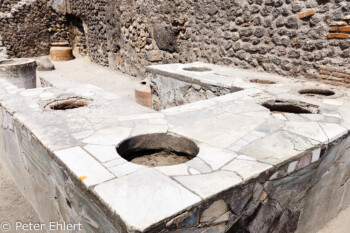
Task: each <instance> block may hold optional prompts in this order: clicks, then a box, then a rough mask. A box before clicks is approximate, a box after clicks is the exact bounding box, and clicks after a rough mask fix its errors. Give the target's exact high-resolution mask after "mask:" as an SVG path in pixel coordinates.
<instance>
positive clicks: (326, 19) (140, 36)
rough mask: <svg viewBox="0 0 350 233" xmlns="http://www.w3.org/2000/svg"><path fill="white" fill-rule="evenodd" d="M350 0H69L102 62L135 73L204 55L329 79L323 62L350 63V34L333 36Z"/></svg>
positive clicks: (207, 59)
mask: <svg viewBox="0 0 350 233" xmlns="http://www.w3.org/2000/svg"><path fill="white" fill-rule="evenodd" d="M349 4H350V3H349V2H348V1H342V0H330V1H322V2H320V1H316V0H310V1H290V0H285V1H284V0H264V1H263V0H250V1H238V0H233V1H224V0H211V1H203V0H199V1H184V0H175V1H151V0H143V1H133V0H117V1H111V0H99V1H98V0H90V1H72V0H67V6H68V8H67V12H68V13H69V14H72V15H75V16H78V17H81V18H83V19H84V21H85V23H86V29H87V32H86V34H87V37H88V41H87V43H88V44H87V47H88V54H89V56H90V57H91V59H92V60H93V61H94V62H98V63H101V64H104V65H109V66H112V67H115V68H118V69H121V70H123V71H125V72H127V73H130V74H134V75H137V74H143V73H144V66H145V65H150V64H155V63H175V62H181V63H184V62H192V61H204V62H210V63H215V64H223V65H229V66H239V67H243V68H250V69H257V70H266V71H268V72H274V73H278V74H282V75H287V76H305V77H308V78H319V79H322V77H320V75H321V74H320V72H319V71H320V66H332V67H340V68H346V64H347V63H348V62H349V59H350V58H349V57H350V54H349V52H350V49H349V46H350V42H349V39H346V38H348V37H346V38H343V39H340V38H328V37H330V36H329V31H330V30H331V29H332V27H330V25H331V23H332V22H333V21H337V22H343V23H344V22H345V23H346V22H348V21H346V20H345V21H343V20H344V17H345V16H346V15H348V14H349V12H350V5H349ZM336 34H337V33H336ZM338 34H339V33H338ZM345 35H346V33H345ZM332 37H333V36H332ZM336 37H338V36H337V35H336ZM346 74H347V75H348V74H349V73H346ZM323 78H324V77H323ZM345 78H348V76H346V77H344V75H343V77H342V78H340V80H342V79H345ZM325 79H326V80H324V81H327V79H328V78H325ZM328 81H339V77H338V79H336V78H335V79H331V80H328Z"/></svg>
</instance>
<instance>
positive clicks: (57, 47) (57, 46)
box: [50, 41, 74, 61]
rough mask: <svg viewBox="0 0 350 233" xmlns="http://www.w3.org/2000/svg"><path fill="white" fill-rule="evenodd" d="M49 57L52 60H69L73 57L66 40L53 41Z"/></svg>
mask: <svg viewBox="0 0 350 233" xmlns="http://www.w3.org/2000/svg"><path fill="white" fill-rule="evenodd" d="M51 45H52V47H51V49H50V58H51V60H53V61H69V60H72V59H73V58H74V57H73V49H72V47H70V46H69V43H68V42H67V41H65V42H54V43H52V44H51Z"/></svg>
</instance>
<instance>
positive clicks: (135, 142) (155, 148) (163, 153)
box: [116, 133, 199, 167]
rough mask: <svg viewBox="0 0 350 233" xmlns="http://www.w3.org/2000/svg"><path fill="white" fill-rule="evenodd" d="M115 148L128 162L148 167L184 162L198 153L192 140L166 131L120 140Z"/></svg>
mask: <svg viewBox="0 0 350 233" xmlns="http://www.w3.org/2000/svg"><path fill="white" fill-rule="evenodd" d="M116 149H117V152H118V154H119V155H120V156H122V157H123V158H124V159H126V160H128V161H129V162H132V163H136V164H139V165H144V166H149V167H161V166H171V165H177V164H182V163H186V162H188V161H189V160H191V159H193V158H195V157H196V156H197V154H198V153H199V148H198V146H197V145H196V143H195V142H193V141H192V140H190V139H187V138H185V137H181V136H177V135H170V134H166V133H159V134H146V135H140V136H135V137H132V138H129V139H127V140H125V141H123V142H121V143H120V144H119V145H118V146H117V147H116Z"/></svg>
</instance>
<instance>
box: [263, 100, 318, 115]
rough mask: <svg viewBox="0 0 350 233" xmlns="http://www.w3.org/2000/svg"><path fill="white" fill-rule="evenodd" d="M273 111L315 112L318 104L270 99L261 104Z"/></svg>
mask: <svg viewBox="0 0 350 233" xmlns="http://www.w3.org/2000/svg"><path fill="white" fill-rule="evenodd" d="M262 106H264V107H265V108H267V109H269V110H270V111H271V112H273V113H295V114H301V113H306V114H317V113H318V112H319V109H318V106H317V105H313V104H309V103H306V102H301V101H287V100H270V101H266V102H265V103H263V104H262Z"/></svg>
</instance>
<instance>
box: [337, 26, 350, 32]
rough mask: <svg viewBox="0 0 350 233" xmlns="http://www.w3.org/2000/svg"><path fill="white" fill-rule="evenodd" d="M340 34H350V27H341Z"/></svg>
mask: <svg viewBox="0 0 350 233" xmlns="http://www.w3.org/2000/svg"><path fill="white" fill-rule="evenodd" d="M339 32H350V26H346V27H340V28H339Z"/></svg>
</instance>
